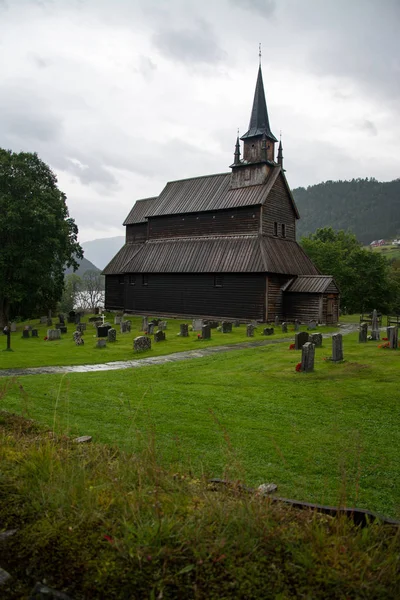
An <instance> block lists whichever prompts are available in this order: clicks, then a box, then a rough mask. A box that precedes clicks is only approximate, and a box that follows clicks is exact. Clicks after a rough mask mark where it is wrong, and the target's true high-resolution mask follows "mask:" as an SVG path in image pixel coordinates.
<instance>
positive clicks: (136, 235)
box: [125, 223, 148, 244]
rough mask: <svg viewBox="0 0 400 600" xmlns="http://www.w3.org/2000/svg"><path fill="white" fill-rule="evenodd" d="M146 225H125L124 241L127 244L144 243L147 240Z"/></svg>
mask: <svg viewBox="0 0 400 600" xmlns="http://www.w3.org/2000/svg"><path fill="white" fill-rule="evenodd" d="M147 227H148V225H147V223H138V224H136V225H126V234H125V241H126V243H127V244H129V243H133V242H145V241H146V240H147Z"/></svg>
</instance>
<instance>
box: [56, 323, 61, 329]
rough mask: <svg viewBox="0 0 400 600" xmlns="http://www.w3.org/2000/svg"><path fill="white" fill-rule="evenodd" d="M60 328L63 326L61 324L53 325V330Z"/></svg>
mask: <svg viewBox="0 0 400 600" xmlns="http://www.w3.org/2000/svg"><path fill="white" fill-rule="evenodd" d="M60 327H63V325H62V324H61V323H56V324H55V328H56V329H60Z"/></svg>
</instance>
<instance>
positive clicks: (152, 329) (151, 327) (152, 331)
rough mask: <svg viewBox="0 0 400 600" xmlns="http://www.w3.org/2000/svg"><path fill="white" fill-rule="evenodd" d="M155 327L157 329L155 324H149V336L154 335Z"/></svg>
mask: <svg viewBox="0 0 400 600" xmlns="http://www.w3.org/2000/svg"><path fill="white" fill-rule="evenodd" d="M154 327H155V325H154V323H149V326H148V327H147V333H148V334H149V335H152V334H153V333H154Z"/></svg>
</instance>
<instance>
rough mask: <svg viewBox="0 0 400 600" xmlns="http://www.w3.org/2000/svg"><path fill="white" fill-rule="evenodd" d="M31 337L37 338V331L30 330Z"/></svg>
mask: <svg viewBox="0 0 400 600" xmlns="http://www.w3.org/2000/svg"><path fill="white" fill-rule="evenodd" d="M32 337H38V330H37V329H32Z"/></svg>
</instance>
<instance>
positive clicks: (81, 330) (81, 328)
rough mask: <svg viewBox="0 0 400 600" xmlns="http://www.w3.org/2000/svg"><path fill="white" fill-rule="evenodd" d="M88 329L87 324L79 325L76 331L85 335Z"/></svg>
mask: <svg viewBox="0 0 400 600" xmlns="http://www.w3.org/2000/svg"><path fill="white" fill-rule="evenodd" d="M86 327H87V323H78V325H77V326H76V330H77V331H80V332H81V333H83V332H84V331H86Z"/></svg>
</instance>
